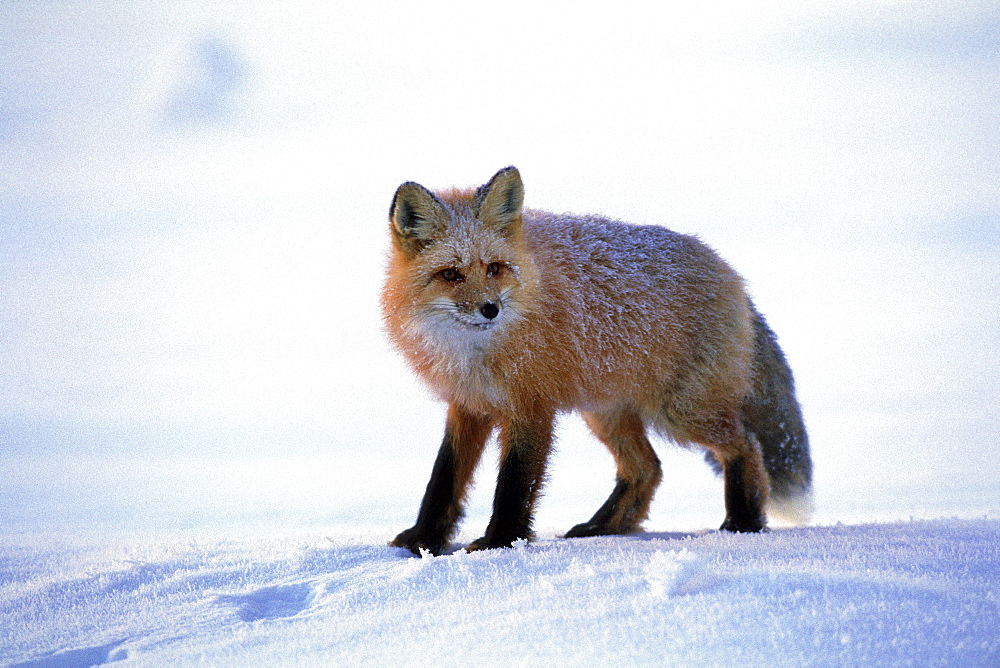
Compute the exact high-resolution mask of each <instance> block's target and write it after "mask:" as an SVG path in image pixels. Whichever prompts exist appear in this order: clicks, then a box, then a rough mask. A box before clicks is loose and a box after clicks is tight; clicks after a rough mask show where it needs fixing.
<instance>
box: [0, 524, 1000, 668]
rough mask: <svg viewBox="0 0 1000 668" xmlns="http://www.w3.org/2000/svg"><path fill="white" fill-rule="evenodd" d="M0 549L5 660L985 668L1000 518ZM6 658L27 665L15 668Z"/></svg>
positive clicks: (992, 633)
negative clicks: (471, 541) (418, 550)
mask: <svg viewBox="0 0 1000 668" xmlns="http://www.w3.org/2000/svg"><path fill="white" fill-rule="evenodd" d="M379 538H381V537H380V536H376V535H368V536H354V537H351V536H345V535H343V534H342V533H341V532H339V531H337V530H336V529H333V530H331V531H329V532H319V533H315V534H297V533H293V534H287V533H285V534H282V535H278V536H255V537H252V538H242V539H238V540H234V539H224V540H210V541H202V540H195V539H189V540H186V541H162V540H153V541H147V542H143V543H123V544H117V545H107V544H103V545H86V546H85V545H82V544H78V543H75V544H71V545H69V546H67V545H64V544H63V545H60V544H58V542H57V543H56V544H53V543H51V542H48V541H41V540H36V541H35V542H32V543H30V544H25V543H24V542H19V541H11V540H10V539H9V538H8V539H6V540H5V541H4V545H3V548H2V549H3V554H4V561H3V563H4V567H3V587H2V589H0V601H2V605H3V608H4V610H5V623H4V625H3V636H2V642H0V646H2V647H3V650H0V660H2V661H5V662H14V663H15V665H59V666H68V665H96V664H101V663H105V662H113V661H118V660H122V659H128V660H129V662H130V663H131V664H132V665H150V666H153V665H172V664H193V663H202V664H207V665H248V664H254V665H340V664H382V663H403V664H426V663H440V662H447V663H453V662H461V661H468V660H469V659H470V658H474V660H476V661H483V662H485V663H487V664H493V665H508V664H513V665H525V664H537V663H539V662H554V663H559V664H570V665H581V664H587V665H594V664H597V665H602V664H654V663H655V664H668V665H720V664H725V665H760V664H765V663H766V664H768V665H805V664H809V665H892V664H907V665H909V664H917V665H991V664H994V663H995V662H996V661H997V659H998V658H1000V635H998V634H997V632H996V630H997V620H998V613H1000V581H998V577H997V573H998V572H1000V522H997V521H993V520H979V521H976V520H937V521H922V522H901V523H894V524H866V525H857V526H843V525H840V526H832V527H815V528H807V529H783V530H776V531H773V532H771V533H768V534H764V535H730V534H722V533H717V532H698V533H691V534H663V533H648V534H642V535H638V536H631V537H624V538H623V537H614V538H593V539H576V540H562V539H557V538H545V539H542V540H539V541H537V542H534V543H530V544H521V545H517V546H515V547H514V548H513V549H510V550H499V551H490V552H481V553H471V554H468V553H465V552H463V551H461V550H459V551H457V552H455V553H454V554H450V555H444V556H441V557H431V556H429V555H428V556H425V557H424V558H410V557H408V556H407V555H405V554H403V553H402V550H400V549H397V548H392V549H390V548H386V547H384V546H383V545H381V544H380V541H379ZM18 661H25V662H26V663H22V664H17V663H16V662H18Z"/></svg>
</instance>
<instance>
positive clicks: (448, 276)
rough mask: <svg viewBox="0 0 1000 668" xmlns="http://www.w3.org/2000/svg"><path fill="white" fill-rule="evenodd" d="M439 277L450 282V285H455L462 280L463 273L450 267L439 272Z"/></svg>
mask: <svg viewBox="0 0 1000 668" xmlns="http://www.w3.org/2000/svg"><path fill="white" fill-rule="evenodd" d="M438 276H440V277H441V278H443V279H444V280H446V281H448V282H449V283H454V282H456V281H460V280H462V278H463V276H462V272H460V271H459V270H458V269H455V268H454V267H448V268H447V269H442V270H441V271H439V272H438Z"/></svg>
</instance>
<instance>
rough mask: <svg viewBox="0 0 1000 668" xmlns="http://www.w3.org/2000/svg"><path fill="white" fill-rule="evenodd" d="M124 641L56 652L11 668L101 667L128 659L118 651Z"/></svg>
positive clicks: (124, 653)
mask: <svg viewBox="0 0 1000 668" xmlns="http://www.w3.org/2000/svg"><path fill="white" fill-rule="evenodd" d="M124 642H125V641H124V640H118V641H116V642H113V643H109V644H107V645H99V646H97V647H80V648H78V649H67V650H63V651H61V652H54V653H52V654H49V655H48V656H44V657H42V658H40V659H32V660H31V661H24V662H23V663H15V664H13V665H12V666H11V668H77V667H79V666H101V665H104V664H106V663H112V662H114V661H122V660H124V659H127V658H128V652H127V651H125V650H119V651H117V652H116V651H115V650H116V649H118V647H119V646H120V645H122V643H124Z"/></svg>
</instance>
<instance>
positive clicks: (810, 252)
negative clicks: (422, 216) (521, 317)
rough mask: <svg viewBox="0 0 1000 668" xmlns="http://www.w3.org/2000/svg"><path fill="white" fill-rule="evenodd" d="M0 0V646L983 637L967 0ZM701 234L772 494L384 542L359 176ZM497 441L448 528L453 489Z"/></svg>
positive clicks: (96, 651) (579, 459)
mask: <svg viewBox="0 0 1000 668" xmlns="http://www.w3.org/2000/svg"><path fill="white" fill-rule="evenodd" d="M604 5H607V6H603V5H602V6H593V7H591V6H587V5H586V3H585V4H584V5H580V7H579V8H578V9H576V10H574V11H573V12H572V15H568V14H567V12H565V11H564V10H563V9H562V8H561V7H562V5H559V4H553V5H552V6H551V7H549V6H548V5H546V4H545V3H538V2H534V1H533V2H525V3H519V2H513V3H507V4H505V7H504V11H502V12H495V11H492V10H491V9H490V8H489V7H486V6H483V7H481V8H479V7H476V6H469V5H468V3H462V4H461V9H460V10H455V8H454V7H452V6H451V5H450V4H449V3H447V2H431V3H416V4H415V5H414V6H413V7H410V5H405V4H397V3H389V2H385V3H379V2H357V3H354V2H346V3H298V4H296V5H295V6H294V7H292V8H290V6H289V5H288V4H287V3H270V2H238V3H237V2H234V3H190V4H185V3H175V2H162V3H160V2H152V3H150V2H143V3H132V2H120V3H96V2H95V3H89V2H78V3H18V2H12V3H6V4H3V5H2V6H0V63H3V67H2V68H0V164H2V168H0V350H2V351H3V353H2V354H0V615H2V617H0V663H8V664H18V663H25V662H27V665H56V666H78V665H94V664H99V663H103V662H108V661H116V660H120V659H128V660H130V661H132V662H134V663H136V664H143V665H170V664H195V663H199V662H202V663H205V664H208V665H287V664H338V663H376V662H389V661H392V662H394V663H405V664H417V663H428V662H432V661H440V660H444V661H448V660H472V661H481V662H486V663H495V664H499V663H514V664H533V663H538V662H541V661H551V662H556V663H580V664H583V663H588V664H590V663H596V664H630V663H657V664H668V665H669V664H676V665H691V664H769V665H770V664H774V665H801V664H817V665H869V664H874V665H886V664H911V665H912V664H916V665H937V664H942V665H997V664H998V663H1000V645H998V642H1000V641H998V638H1000V633H998V632H997V629H998V628H1000V600H998V599H1000V563H998V548H997V545H1000V476H998V475H997V472H996V467H995V466H994V464H993V462H994V461H995V459H996V451H997V442H998V434H1000V419H998V411H997V406H998V405H1000V382H998V379H1000V362H998V359H1000V358H998V356H997V354H996V351H997V349H998V347H1000V204H998V203H1000V141H998V139H1000V116H998V111H997V110H998V109H1000V104H998V100H997V93H996V91H997V90H1000V70H998V69H997V62H998V60H1000V43H998V38H997V35H1000V11H998V9H997V7H996V5H995V3H988V2H984V3H977V2H941V3H933V4H926V3H922V4H911V3H894V2H873V3H868V2H856V3H854V2H852V3H835V4H830V3H815V4H814V3H809V2H794V3H793V2H787V3H785V2H760V3H697V7H694V6H693V5H692V3H678V4H677V5H672V4H670V3H655V7H653V6H650V7H646V6H645V5H643V4H633V3H618V4H616V5H614V6H612V5H611V4H608V3H604ZM507 164H515V165H517V166H518V168H519V169H520V170H521V173H522V175H523V177H524V179H525V185H526V190H527V201H526V203H527V205H529V206H532V207H539V208H548V209H554V210H574V211H579V212H595V213H604V214H607V215H610V216H613V217H617V218H621V219H625V220H631V221H635V222H642V223H662V224H666V225H668V226H670V227H672V228H674V229H677V230H678V231H682V232H688V233H696V234H699V235H700V236H701V237H702V238H703V239H704V240H705V241H706V242H708V243H709V244H710V245H712V246H713V247H715V248H717V249H718V250H719V251H720V253H721V254H722V255H723V256H724V257H726V258H727V259H729V260H730V261H731V263H732V264H733V265H734V266H735V267H736V268H737V269H738V270H739V271H740V272H741V273H742V274H743V275H744V276H745V277H746V279H747V281H748V284H749V286H750V289H751V292H752V294H753V296H754V299H755V301H756V303H757V305H758V306H759V307H760V309H761V310H762V312H764V313H765V315H766V316H767V317H768V320H769V322H770V323H771V325H772V326H773V327H774V329H775V330H776V332H777V333H778V335H779V338H780V340H781V343H782V346H783V347H784V349H785V351H786V353H787V355H788V357H789V360H790V362H791V364H792V367H793V369H794V371H795V374H796V380H797V383H798V388H799V395H800V399H801V401H802V404H803V408H804V412H805V417H806V421H807V426H808V428H809V431H810V436H811V439H812V446H813V456H814V460H815V464H816V508H817V510H816V515H815V518H814V521H813V523H812V525H811V526H809V527H802V528H789V527H781V526H776V527H775V530H774V531H772V532H770V533H768V534H765V535H760V536H730V535H722V534H718V533H716V532H714V531H712V528H713V527H716V526H718V524H719V523H720V522H721V520H722V492H721V483H720V482H719V481H718V480H717V479H716V478H714V477H713V476H712V474H711V473H710V472H709V471H708V469H707V467H705V465H704V463H703V462H702V461H701V458H700V455H699V454H698V453H695V452H689V451H685V450H678V449H676V448H673V447H672V446H670V445H669V444H665V443H661V444H659V445H658V452H659V454H660V456H661V459H662V460H663V462H664V468H665V477H664V483H663V486H662V487H661V489H660V491H659V492H658V494H657V497H656V499H655V501H654V506H653V509H652V513H651V517H650V520H649V522H648V523H647V528H648V531H649V533H647V534H643V535H638V536H633V537H626V538H601V539H585V540H574V541H566V540H562V539H559V538H558V536H559V534H560V533H561V532H564V531H565V530H566V529H568V528H569V527H570V526H572V525H573V524H576V523H577V522H580V521H582V520H584V519H586V518H587V517H589V516H590V515H591V514H592V513H593V512H594V510H596V508H597V507H598V506H599V505H600V503H601V502H602V501H603V499H604V498H605V497H606V496H607V494H608V493H609V492H610V490H611V487H612V482H613V481H612V477H613V470H612V465H611V462H610V457H609V456H608V455H607V453H606V452H604V451H603V449H602V447H601V446H600V445H599V444H597V443H596V442H595V441H594V440H593V439H592V438H591V437H590V436H589V435H588V434H587V433H586V430H585V428H584V427H583V425H582V424H581V422H580V421H579V420H578V419H577V418H574V417H572V416H567V417H566V418H564V419H563V420H562V422H561V423H560V432H559V440H558V445H557V452H556V453H555V456H554V458H553V462H552V466H551V476H550V480H549V482H548V484H547V488H546V494H545V496H544V497H543V499H542V501H541V505H540V508H539V512H538V521H537V527H538V530H539V531H538V533H539V540H538V541H537V542H535V543H532V544H529V545H526V546H521V547H518V548H516V549H513V550H507V551H500V552H494V553H477V554H464V553H462V552H456V553H454V554H449V555H446V556H442V557H439V558H424V559H420V558H410V557H408V556H407V555H405V554H402V553H400V551H398V550H395V549H391V548H388V547H386V546H385V544H386V542H387V541H388V539H389V538H391V537H392V536H394V535H395V534H396V533H397V532H398V531H400V530H401V529H403V528H405V527H407V526H409V525H410V524H411V523H412V521H413V519H414V517H415V513H416V509H417V505H418V503H419V499H420V496H421V494H422V491H423V488H424V485H425V484H426V481H427V477H428V476H429V473H430V468H431V464H432V461H433V457H434V454H435V451H436V449H437V444H438V442H439V440H440V437H441V428H442V413H443V408H442V406H440V405H439V404H437V403H435V402H434V401H432V400H431V399H430V398H429V397H428V396H427V394H426V392H425V391H424V389H423V388H422V387H420V385H419V384H418V383H417V382H416V381H415V380H414V378H413V377H412V376H411V375H410V374H409V372H408V371H407V370H406V368H405V367H404V366H403V364H402V363H401V361H400V360H399V359H398V358H397V357H396V356H395V355H393V354H392V352H391V351H390V350H389V349H388V346H387V345H386V343H385V340H384V337H383V336H382V334H381V332H380V324H379V316H378V312H377V292H378V289H379V286H380V283H381V274H382V268H383V255H384V251H385V248H386V243H387V237H386V231H385V224H386V223H385V218H386V213H387V208H388V205H389V200H390V197H391V195H392V192H393V191H394V189H395V188H396V186H397V185H398V184H399V183H400V182H402V181H404V180H410V179H412V180H417V181H419V182H421V183H423V184H424V185H427V186H429V187H440V186H448V185H474V184H476V183H479V182H481V181H482V180H484V179H486V178H488V177H489V176H490V175H492V174H493V173H494V172H495V171H496V170H497V169H498V168H500V167H503V166H505V165H507ZM495 470H496V455H495V452H491V453H490V454H489V455H488V457H487V460H486V461H485V462H484V464H483V465H482V467H481V470H480V474H479V477H478V485H477V487H476V488H475V490H474V492H473V496H472V499H471V501H470V504H469V510H468V514H467V518H466V520H465V522H464V524H463V528H462V534H461V536H460V540H459V544H461V542H462V541H470V540H472V539H474V538H476V537H477V536H478V535H479V534H480V532H481V531H482V529H483V527H484V526H485V523H486V522H487V521H488V516H489V509H490V499H491V494H492V481H491V478H492V477H493V476H494V473H495Z"/></svg>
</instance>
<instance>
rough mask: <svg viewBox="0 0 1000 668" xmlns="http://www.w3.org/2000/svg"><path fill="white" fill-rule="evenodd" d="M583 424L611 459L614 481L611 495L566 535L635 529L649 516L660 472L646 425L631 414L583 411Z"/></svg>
mask: <svg viewBox="0 0 1000 668" xmlns="http://www.w3.org/2000/svg"><path fill="white" fill-rule="evenodd" d="M583 418H584V420H586V422H587V426H588V427H590V430H591V431H592V432H593V433H594V435H595V436H597V438H598V439H600V441H601V442H602V443H604V445H605V446H607V448H608V450H610V451H611V454H612V455H613V456H614V458H615V465H616V466H617V468H618V472H617V476H616V479H617V483H616V484H615V488H614V490H613V491H612V492H611V496H609V497H608V500H607V501H605V502H604V505H603V506H601V507H600V508H599V509H598V511H597V512H596V513H594V516H593V517H592V518H590V521H588V522H584V523H583V524H577V525H576V526H575V527H573V528H572V529H570V530H569V531H567V532H566V538H579V537H581V536H604V535H608V534H625V533H632V532H634V531H638V529H639V525H640V524H642V521H643V520H645V519H646V517H647V516H648V515H649V504H650V503H651V502H652V500H653V494H654V493H655V492H656V488H657V486H658V485H659V484H660V480H661V479H662V478H663V473H662V471H661V469H660V460H659V458H658V457H657V456H656V453H655V452H654V451H653V446H651V445H650V444H649V440H648V439H647V438H646V428H645V425H644V424H643V422H642V420H641V419H640V418H639V416H638V415H636V414H635V413H633V412H631V411H628V412H624V413H614V414H607V415H602V414H597V413H585V414H584V415H583Z"/></svg>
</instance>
